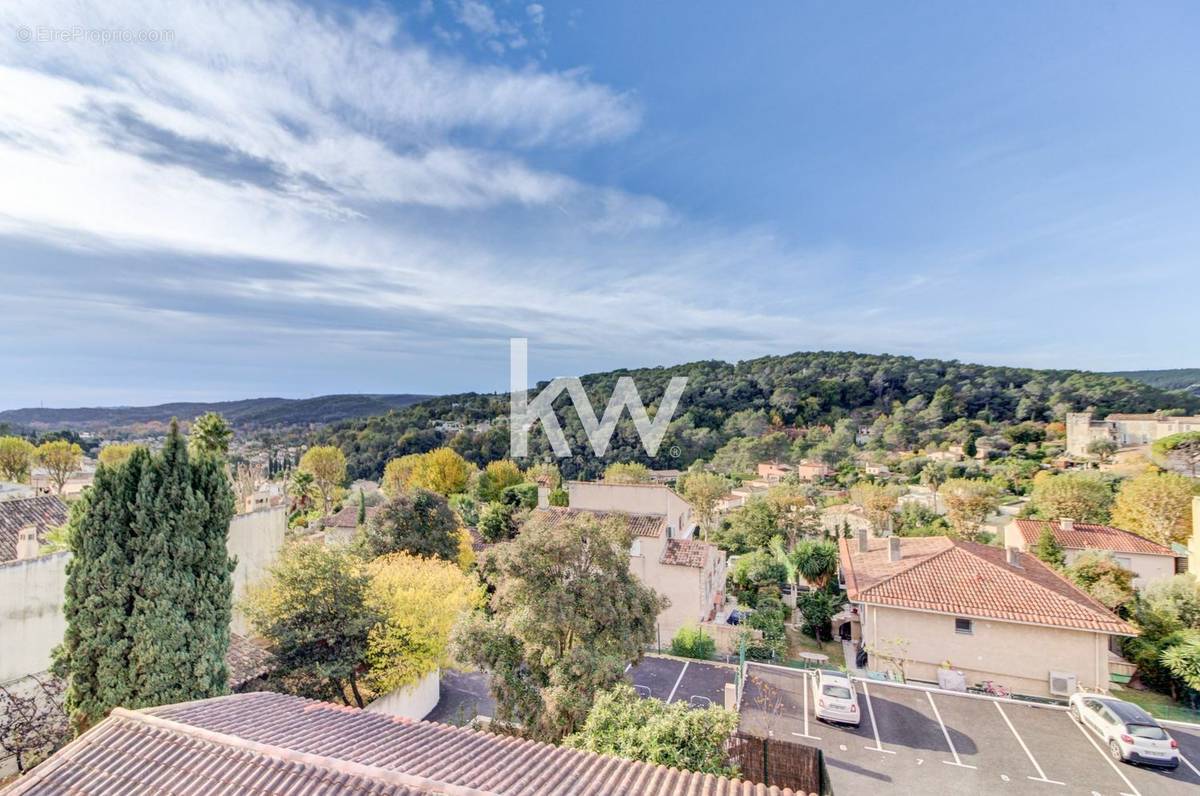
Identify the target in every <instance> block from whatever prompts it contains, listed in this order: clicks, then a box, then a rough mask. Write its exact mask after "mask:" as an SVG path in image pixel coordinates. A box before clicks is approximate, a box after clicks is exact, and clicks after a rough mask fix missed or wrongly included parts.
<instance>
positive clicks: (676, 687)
mask: <svg viewBox="0 0 1200 796" xmlns="http://www.w3.org/2000/svg"><path fill="white" fill-rule="evenodd" d="M687 667H688V665H687V664H686V663H685V664H684V665H683V668H682V669H680V670H679V677H677V678H675V687H674V688H672V689H671V694H670V696H668V697H667V701H668V702H670V701H671V700H672V699H674V698H675V692H676V691H678V690H679V684H680V683H682V682H683V675H684V672H686V671H687Z"/></svg>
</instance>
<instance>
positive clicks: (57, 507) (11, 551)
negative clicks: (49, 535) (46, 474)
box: [0, 495, 67, 561]
mask: <svg viewBox="0 0 1200 796" xmlns="http://www.w3.org/2000/svg"><path fill="white" fill-rule="evenodd" d="M66 522H67V504H66V503H63V502H62V501H61V500H59V498H58V496H56V495H42V496H39V497H31V498H18V499H16V500H0V561H12V560H13V559H15V558H16V557H17V534H18V533H19V532H20V531H21V529H22V528H28V527H29V526H30V525H36V526H37V529H38V541H42V542H44V541H46V531H48V530H50V529H51V528H57V527H58V526H60V525H65V524H66Z"/></svg>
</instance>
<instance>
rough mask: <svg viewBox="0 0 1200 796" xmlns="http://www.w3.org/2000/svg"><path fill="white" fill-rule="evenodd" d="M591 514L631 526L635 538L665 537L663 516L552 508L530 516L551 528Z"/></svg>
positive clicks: (665, 520)
mask: <svg viewBox="0 0 1200 796" xmlns="http://www.w3.org/2000/svg"><path fill="white" fill-rule="evenodd" d="M581 514H590V515H592V516H593V517H596V518H597V519H599V520H601V521H603V520H607V519H610V518H612V517H615V518H617V519H618V520H620V521H621V522H623V523H625V524H626V525H628V526H629V532H630V533H632V534H633V535H634V536H646V537H650V538H653V537H657V536H662V535H663V530H664V528H665V527H666V524H667V518H666V516H665V515H663V514H626V513H625V512H623V511H588V510H586V509H569V508H562V507H560V506H552V507H550V508H548V509H534V510H533V512H532V513H531V514H530V516H529V519H530V521H531V522H541V523H547V524H549V525H550V526H551V527H555V526H558V525H561V524H562V523H564V522H566V521H567V520H569V519H570V518H571V517H577V516H579V515H581Z"/></svg>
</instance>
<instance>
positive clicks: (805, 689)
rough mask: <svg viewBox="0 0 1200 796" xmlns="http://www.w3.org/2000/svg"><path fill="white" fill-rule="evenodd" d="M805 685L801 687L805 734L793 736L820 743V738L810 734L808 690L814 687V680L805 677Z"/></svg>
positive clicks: (796, 733)
mask: <svg viewBox="0 0 1200 796" xmlns="http://www.w3.org/2000/svg"><path fill="white" fill-rule="evenodd" d="M803 683H804V684H803V685H802V686H801V687H800V690H801V691H802V692H803V694H804V732H802V733H800V732H793V733H792V735H795V736H796V737H797V738H811V739H812V740H814V741H819V740H821V739H820V738H818V737H817V736H816V735H810V734H809V732H808V689H810V688H812V687H813V678H812V677H810V676H808V675H805V676H804V677H803Z"/></svg>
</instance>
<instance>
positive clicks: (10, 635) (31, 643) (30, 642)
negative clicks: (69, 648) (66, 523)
mask: <svg viewBox="0 0 1200 796" xmlns="http://www.w3.org/2000/svg"><path fill="white" fill-rule="evenodd" d="M70 558H71V554H70V553H56V554H55V555H52V556H42V557H40V558H31V559H28V560H25V561H9V562H6V563H4V564H0V650H3V651H2V652H0V682H8V681H9V680H17V679H19V678H22V677H25V676H27V675H30V674H34V673H36V672H44V671H45V670H46V669H48V668H49V667H50V651H51V650H52V649H54V647H55V645H56V644H58V643H59V642H60V641H62V637H63V633H64V632H65V631H66V629H67V622H66V619H65V618H64V617H63V612H62V607H63V589H65V588H66V585H67V573H66V566H67V561H68V560H70Z"/></svg>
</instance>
